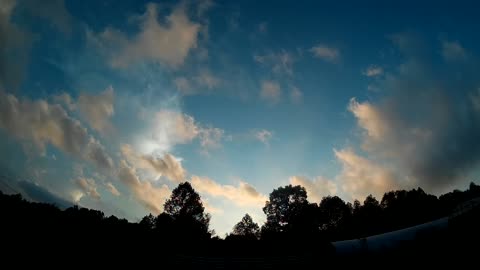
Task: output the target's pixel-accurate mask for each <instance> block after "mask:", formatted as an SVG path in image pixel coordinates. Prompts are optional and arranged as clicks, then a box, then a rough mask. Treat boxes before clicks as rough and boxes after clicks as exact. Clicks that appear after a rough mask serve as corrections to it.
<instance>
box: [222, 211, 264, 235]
mask: <svg viewBox="0 0 480 270" xmlns="http://www.w3.org/2000/svg"><path fill="white" fill-rule="evenodd" d="M259 233H260V227H258V224H257V223H255V222H253V220H252V217H250V215H249V214H245V216H244V217H243V218H242V220H241V221H240V222H238V223H237V224H236V225H235V226H233V231H232V233H231V234H230V235H229V236H227V237H226V239H228V238H229V237H230V238H239V239H248V240H254V239H257V238H258V237H259Z"/></svg>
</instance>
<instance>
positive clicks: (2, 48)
mask: <svg viewBox="0 0 480 270" xmlns="http://www.w3.org/2000/svg"><path fill="white" fill-rule="evenodd" d="M16 5H17V1H15V0H5V1H2V3H1V4H0V90H2V88H4V89H5V88H6V89H8V90H10V91H14V90H16V89H17V88H18V87H19V85H20V82H21V81H22V79H23V75H24V74H23V73H24V67H25V65H26V64H27V61H28V52H29V50H30V35H29V34H28V33H27V32H25V31H23V30H22V29H20V28H19V27H18V26H17V25H15V24H14V23H12V22H11V15H12V13H13V11H14V9H15V7H16Z"/></svg>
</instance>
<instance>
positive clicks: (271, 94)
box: [260, 80, 282, 104]
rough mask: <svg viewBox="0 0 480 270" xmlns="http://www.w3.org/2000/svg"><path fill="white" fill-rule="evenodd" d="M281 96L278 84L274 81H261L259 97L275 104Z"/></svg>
mask: <svg viewBox="0 0 480 270" xmlns="http://www.w3.org/2000/svg"><path fill="white" fill-rule="evenodd" d="M281 97H282V91H281V89H280V84H278V82H276V81H268V80H266V81H262V84H261V89H260V98H261V99H263V100H265V101H267V102H268V103H270V104H277V103H278V102H280V99H281Z"/></svg>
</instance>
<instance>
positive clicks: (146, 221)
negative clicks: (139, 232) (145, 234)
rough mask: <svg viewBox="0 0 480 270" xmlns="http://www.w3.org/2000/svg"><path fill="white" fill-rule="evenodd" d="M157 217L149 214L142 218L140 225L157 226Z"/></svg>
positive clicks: (149, 227)
mask: <svg viewBox="0 0 480 270" xmlns="http://www.w3.org/2000/svg"><path fill="white" fill-rule="evenodd" d="M155 223H156V219H155V217H154V216H153V215H152V214H148V215H146V216H144V217H143V218H142V220H140V222H139V225H140V226H141V227H143V228H145V229H153V228H155Z"/></svg>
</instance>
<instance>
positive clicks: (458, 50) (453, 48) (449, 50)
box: [442, 40, 467, 61]
mask: <svg viewBox="0 0 480 270" xmlns="http://www.w3.org/2000/svg"><path fill="white" fill-rule="evenodd" d="M442 56H443V58H444V59H445V60H447V61H459V60H465V59H467V52H466V50H465V48H463V47H462V45H461V44H460V42H458V41H447V40H445V41H443V42H442Z"/></svg>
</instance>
